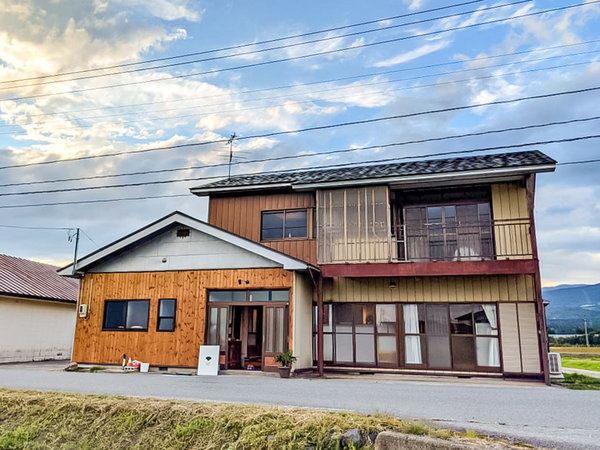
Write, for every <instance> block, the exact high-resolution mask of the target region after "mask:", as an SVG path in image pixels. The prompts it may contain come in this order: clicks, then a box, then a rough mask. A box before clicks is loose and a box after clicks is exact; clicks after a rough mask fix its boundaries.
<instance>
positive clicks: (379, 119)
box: [0, 86, 600, 170]
mask: <svg viewBox="0 0 600 450" xmlns="http://www.w3.org/2000/svg"><path fill="white" fill-rule="evenodd" d="M597 90H600V86H595V87H590V88H584V89H576V90H572V91H561V92H553V93H550V94H540V95H531V96H527V97H519V98H515V99H510V100H495V101H491V102H484V103H478V104H472V105H462V106H453V107H449V108H441V109H431V110H426V111H419V112H415V113H407V114H399V115H394V116H385V117H376V118H372V119H364V120H355V121H350V122H342V123H335V124H328V125H320V126H314V127H306V128H299V129H296V130H285V131H274V132H271V133H263V134H256V135H250V136H238V137H237V140H238V141H241V140H248V139H256V138H264V137H273V136H282V135H287V134H296V133H302V132H307V131H317V130H327V129H332V128H339V127H345V126H352V125H362V124H367V123H375V122H382V121H387V120H395V119H405V118H408V117H418V116H424V115H428V114H438V113H443V112H452V111H463V110H467V109H472V108H478V107H481V106H492V105H506V104H510V103H516V102H520V101H526V100H538V99H542V98H551V97H558V96H562V95H572V94H581V93H585V92H593V91H597ZM226 142H227V139H215V140H210V141H201V142H195V143H189V144H178V145H169V146H163V147H150V148H146V149H139V150H131V151H122V152H113V153H104V154H101V155H88V156H79V157H77V158H66V159H55V160H50V161H42V162H37V163H25V164H15V165H11V166H3V167H0V170H1V169H14V168H21V167H31V166H39V165H47V164H55V163H59V162H67V161H69V162H70V161H82V160H89V159H98V158H108V157H113V156H120V155H128V156H129V155H134V154H139V153H149V152H155V151H163V150H172V149H177V148H187V147H193V146H203V145H209V144H218V143H226Z"/></svg>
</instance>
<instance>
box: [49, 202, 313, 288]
mask: <svg viewBox="0 0 600 450" xmlns="http://www.w3.org/2000/svg"><path fill="white" fill-rule="evenodd" d="M174 224H180V225H185V226H188V227H190V228H193V229H196V230H198V231H200V232H202V233H206V234H208V235H210V236H213V237H215V238H217V239H220V240H222V241H224V242H227V243H229V244H233V245H235V246H237V247H240V248H242V249H244V250H247V251H248V252H251V253H254V254H256V255H259V256H262V257H263V258H266V259H268V260H271V261H273V262H275V263H277V264H280V265H281V266H282V267H283V268H284V269H287V270H306V269H308V268H309V267H310V268H313V267H312V266H310V265H309V264H307V263H306V262H304V261H301V260H299V259H296V258H292V257H291V256H288V255H285V254H283V253H281V252H278V251H277V250H273V249H271V248H269V247H266V246H264V245H261V244H258V243H256V242H253V241H250V240H248V239H246V238H243V237H241V236H238V235H236V234H233V233H230V232H229V231H225V230H223V229H221V228H217V227H215V226H213V225H209V224H208V223H206V222H203V221H201V220H198V219H195V218H193V217H191V216H188V215H187V214H184V213H181V212H179V211H174V212H172V213H171V214H169V215H167V216H165V217H162V218H161V219H158V220H157V221H155V222H152V223H151V224H149V225H146V226H145V227H143V228H141V229H139V230H137V231H134V232H133V233H131V234H128V235H127V236H125V237H123V238H121V239H119V240H117V241H115V242H113V243H111V244H108V245H106V246H104V247H102V248H101V249H98V250H96V251H95V252H92V253H90V254H89V255H87V256H84V257H83V258H81V259H79V260H77V265H76V272H85V271H86V270H87V269H89V268H91V267H92V266H94V265H96V264H99V263H100V262H102V261H105V260H107V259H108V258H109V257H114V256H117V255H119V254H121V253H124V252H126V251H127V250H129V249H131V248H133V247H135V246H137V245H139V244H141V243H143V242H147V241H149V240H150V239H152V238H154V237H156V236H158V235H159V234H161V233H163V232H164V231H165V230H167V229H168V228H169V227H171V226H172V225H174ZM72 266H73V265H72V264H69V265H68V266H66V267H63V268H62V269H60V270H59V272H58V273H59V274H60V275H64V276H71V275H72Z"/></svg>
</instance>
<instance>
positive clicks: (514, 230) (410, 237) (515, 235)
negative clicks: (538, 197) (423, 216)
mask: <svg viewBox="0 0 600 450" xmlns="http://www.w3.org/2000/svg"><path fill="white" fill-rule="evenodd" d="M394 244H395V245H396V249H392V250H396V254H395V255H393V256H395V260H396V261H415V262H416V261H479V260H492V259H524V258H530V257H531V256H532V251H531V234H530V222H529V220H528V219H509V220H496V221H485V222H481V221H477V222H468V223H454V224H442V223H423V224H419V225H417V226H414V225H412V226H411V225H401V226H399V227H397V228H396V230H395V233H394V235H393V236H392V245H394ZM392 259H393V260H394V258H392Z"/></svg>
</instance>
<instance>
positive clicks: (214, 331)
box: [207, 306, 229, 368]
mask: <svg viewBox="0 0 600 450" xmlns="http://www.w3.org/2000/svg"><path fill="white" fill-rule="evenodd" d="M228 309H229V307H227V306H211V307H210V308H209V310H208V320H209V324H208V339H207V344H208V345H218V346H219V348H220V352H219V366H220V367H221V368H225V364H226V359H227V353H226V351H227V340H228V332H227V328H228V327H227V324H228V322H227V315H228V314H227V310H228Z"/></svg>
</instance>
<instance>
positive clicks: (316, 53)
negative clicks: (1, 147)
mask: <svg viewBox="0 0 600 450" xmlns="http://www.w3.org/2000/svg"><path fill="white" fill-rule="evenodd" d="M598 2H600V0H591V1H589V2H587V3H585V4H584V5H585V6H587V5H590V4H594V3H598ZM581 6H583V5H579V4H577V5H568V6H561V7H557V8H551V9H546V10H542V11H536V12H532V13H526V14H520V15H513V16H511V17H505V18H501V19H494V20H489V21H486V22H479V23H473V24H468V25H463V26H458V27H452V28H446V29H443V30H436V31H431V32H426V33H420V34H416V35H410V36H403V37H400V38H394V39H387V40H383V41H377V42H370V43H366V44H360V45H353V46H350V47H344V48H340V49H335V50H327V51H323V52H314V53H309V54H305V55H299V56H291V57H286V58H278V59H274V60H270V61H262V62H256V63H249V64H244V65H240V66H233V67H226V68H222V69H213V70H208V71H203V72H192V73H189V74H184V75H172V76H169V77H163V78H154V79H150V80H142V81H131V82H127V83H119V84H112V85H105V86H95V87H88V88H81V89H76V90H71V91H63V92H53V93H46V94H36V95H29V96H21V97H12V98H9V99H5V101H20V100H27V99H32V98H42V97H51V96H56V95H65V94H75V93H81V92H88V91H96V90H102V89H111V88H116V87H125V86H133V85H139V84H146V83H154V82H159V81H169V80H175V79H182V78H189V77H193V76H200V75H212V74H215V73H221V72H228V71H232V70H239V69H247V68H252V67H260V66H265V65H271V64H277V63H281V62H289V61H297V60H301V59H306V58H312V57H315V56H323V55H330V54H334V53H342V52H346V51H352V50H357V49H361V48H368V47H374V46H377V45H383V44H390V43H394V42H400V41H405V40H409V39H415V38H422V37H427V36H433V35H437V34H443V33H450V32H454V31H459V30H465V29H469V28H474V27H479V26H483V25H491V24H496V23H501V22H508V21H511V20H515V19H522V18H525V17H532V16H536V15H540V14H545V13H548V12H556V11H563V10H567V9H571V8H577V7H581Z"/></svg>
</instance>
